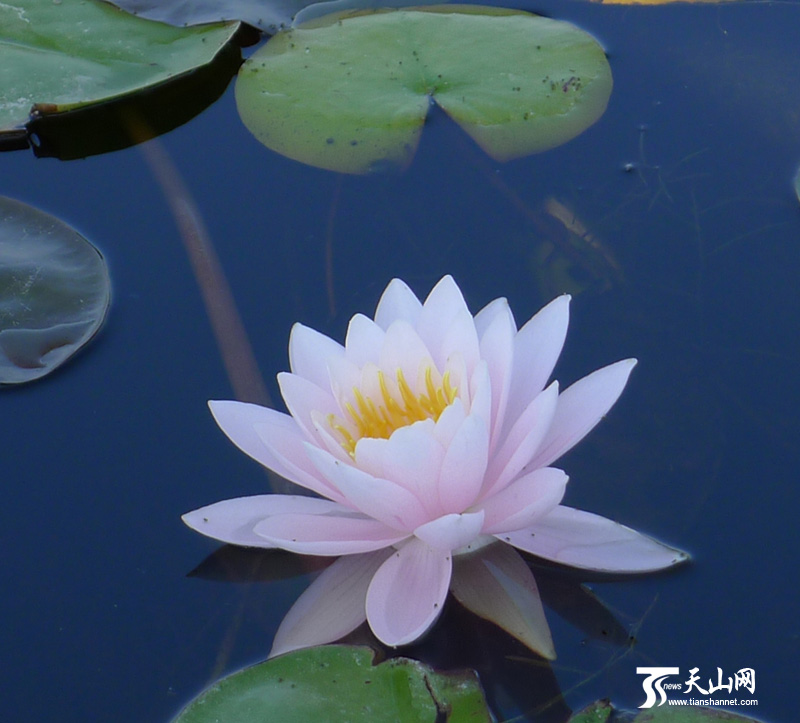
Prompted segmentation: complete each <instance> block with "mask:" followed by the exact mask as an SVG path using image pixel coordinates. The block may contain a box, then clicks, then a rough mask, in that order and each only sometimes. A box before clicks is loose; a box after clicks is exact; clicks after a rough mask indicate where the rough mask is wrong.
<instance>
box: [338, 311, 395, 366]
mask: <svg viewBox="0 0 800 723" xmlns="http://www.w3.org/2000/svg"><path fill="white" fill-rule="evenodd" d="M384 336H385V334H384V331H383V329H381V327H380V326H378V325H377V324H376V323H375V322H374V321H372V319H369V318H367V317H366V316H364V315H363V314H356V315H355V316H354V317H353V318H352V319H350V324H349V325H348V327H347V337H346V339H345V343H344V347H345V355H346V356H347V358H348V359H349V360H350V361H351V362H353V364H355V365H356V366H360V367H362V366H364V365H365V364H366V363H368V362H371V363H373V364H377V363H378V356H379V352H380V349H381V347H382V346H383V338H384Z"/></svg>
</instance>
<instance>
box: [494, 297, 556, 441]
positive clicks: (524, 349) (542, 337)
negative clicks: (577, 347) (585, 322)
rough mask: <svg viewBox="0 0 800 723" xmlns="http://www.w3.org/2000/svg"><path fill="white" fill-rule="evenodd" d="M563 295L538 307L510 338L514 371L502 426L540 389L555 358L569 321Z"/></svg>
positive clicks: (516, 415) (515, 416)
mask: <svg viewBox="0 0 800 723" xmlns="http://www.w3.org/2000/svg"><path fill="white" fill-rule="evenodd" d="M569 301H570V297H569V296H567V295H564V296H559V297H558V298H557V299H554V300H553V301H551V302H550V303H549V304H548V305H547V306H545V307H544V308H543V309H541V310H540V311H539V312H538V313H537V314H536V315H535V316H534V317H533V318H531V319H530V320H529V321H528V323H526V324H525V325H524V326H523V327H522V328H521V329H520V330H519V332H518V333H517V336H516V338H515V339H514V374H513V376H512V378H511V391H510V392H509V400H508V408H507V409H506V418H505V424H506V427H508V426H510V425H511V424H513V423H514V422H515V421H516V420H517V417H519V415H520V414H522V410H523V409H525V407H527V406H528V404H529V403H530V401H531V399H533V398H534V397H535V396H536V395H537V394H538V393H539V392H541V391H542V389H544V385H545V384H547V380H548V379H549V378H550V375H551V374H552V373H553V367H555V365H556V361H558V357H559V355H560V354H561V349H562V348H563V346H564V339H565V338H566V336H567V326H568V325H569Z"/></svg>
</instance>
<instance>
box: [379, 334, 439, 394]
mask: <svg viewBox="0 0 800 723" xmlns="http://www.w3.org/2000/svg"><path fill="white" fill-rule="evenodd" d="M432 364H433V360H432V359H431V354H430V351H429V350H428V347H427V346H425V343H424V342H423V341H422V339H421V338H420V336H419V334H417V332H416V331H415V330H414V327H413V326H411V325H410V324H409V323H408V322H407V321H402V320H401V321H395V322H394V323H393V324H392V325H391V326H390V327H389V328H388V329H387V330H386V337H385V338H384V342H383V348H382V349H381V352H380V363H379V366H380V368H381V369H383V370H384V373H385V374H387V375H388V376H389V377H390V378H391V380H392V381H394V379H395V377H396V374H397V370H401V371H402V372H403V375H404V376H405V378H406V381H407V382H408V384H409V385H410V386H411V389H412V390H414V391H416V388H417V380H418V378H419V374H420V367H421V366H428V365H432Z"/></svg>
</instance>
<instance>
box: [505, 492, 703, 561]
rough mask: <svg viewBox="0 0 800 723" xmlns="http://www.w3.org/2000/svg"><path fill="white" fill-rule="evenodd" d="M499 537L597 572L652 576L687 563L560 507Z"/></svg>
mask: <svg viewBox="0 0 800 723" xmlns="http://www.w3.org/2000/svg"><path fill="white" fill-rule="evenodd" d="M500 537H501V539H503V540H505V541H507V542H509V543H510V544H512V545H514V547H518V548H519V549H520V550H525V551H526V552H530V553H532V554H534V555H537V556H539V557H543V558H545V559H546V560H552V561H553V562H558V563H561V564H562V565H569V566H570V567H577V568H581V569H584V570H593V571H597V572H609V573H617V572H626V573H633V572H654V571H656V570H663V569H665V568H667V567H672V566H673V565H677V564H679V563H681V562H684V561H685V560H688V559H689V556H688V555H687V554H686V553H685V552H681V551H680V550H676V549H674V548H672V547H667V545H664V544H662V543H660V542H658V541H657V540H654V539H653V538H652V537H647V536H646V535H642V534H641V533H639V532H636V531H635V530H632V529H630V528H629V527H625V526H624V525H620V524H619V523H618V522H613V521H612V520H608V519H606V518H605V517H600V516H599V515H594V514H592V513H590V512H583V511H582V510H576V509H573V508H571V507H563V506H559V507H556V508H555V509H554V510H553V511H552V512H551V513H550V514H548V515H547V516H546V517H544V518H542V519H541V520H539V521H538V522H536V523H534V524H533V525H532V526H531V527H529V528H528V529H525V530H518V531H516V532H507V533H505V534H503V535H501V536H500Z"/></svg>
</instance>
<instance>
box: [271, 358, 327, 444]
mask: <svg viewBox="0 0 800 723" xmlns="http://www.w3.org/2000/svg"><path fill="white" fill-rule="evenodd" d="M278 385H279V386H280V389H281V396H282V397H283V401H284V402H285V403H286V408H287V409H288V410H289V413H290V414H291V415H292V417H294V420H295V421H296V422H297V424H298V425H299V426H300V428H301V429H302V430H303V431H304V432H305V433H306V436H307V438H308V439H309V440H311V441H314V442H316V443H319V442H320V441H321V440H320V437H319V434H318V433H317V430H316V424H315V423H314V421H313V419H312V417H311V413H312V412H319V413H320V414H322V415H323V416H327V415H328V414H340V410H339V404H338V403H337V401H336V400H335V399H334V398H333V395H332V394H331V393H330V389H329V388H327V389H322V388H321V387H318V386H317V385H316V384H314V382H310V381H308V379H306V378H305V377H301V376H299V375H297V374H290V373H289V372H281V373H280V374H278Z"/></svg>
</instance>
